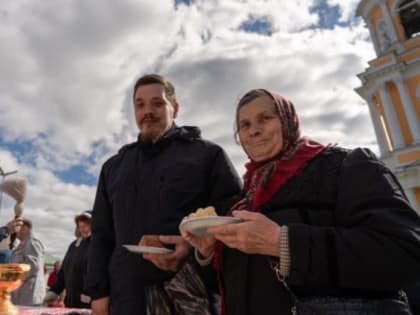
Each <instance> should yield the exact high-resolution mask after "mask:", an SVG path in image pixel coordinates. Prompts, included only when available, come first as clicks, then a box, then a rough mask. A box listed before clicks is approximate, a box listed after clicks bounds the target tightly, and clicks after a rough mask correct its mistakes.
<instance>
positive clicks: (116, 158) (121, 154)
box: [104, 142, 137, 166]
mask: <svg viewBox="0 0 420 315" xmlns="http://www.w3.org/2000/svg"><path fill="white" fill-rule="evenodd" d="M136 144H137V142H132V143H128V144H125V145H123V146H122V147H121V148H120V149H119V150H118V152H117V153H116V154H114V155H112V156H111V157H109V158H108V159H107V160H106V161H105V163H104V166H109V165H111V164H113V163H117V162H118V161H119V160H121V159H122V158H123V157H124V155H125V154H126V153H127V152H130V151H133V150H134V149H135V148H136Z"/></svg>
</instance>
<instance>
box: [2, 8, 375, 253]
mask: <svg viewBox="0 0 420 315" xmlns="http://www.w3.org/2000/svg"><path fill="white" fill-rule="evenodd" d="M358 3H359V0H296V1H277V0H188V1H187V0H184V1H181V0H175V1H174V0H160V1H156V0H143V1H138V0H119V1H114V0H90V1H81V0H79V1H77V0H62V1H56V0H43V1H32V0H14V1H0V42H1V43H2V49H0V69H1V71H0V167H1V168H2V169H3V171H4V172H9V171H14V170H17V171H18V173H17V175H10V176H7V177H6V179H10V178H11V177H12V176H21V177H25V178H26V179H27V181H28V189H27V194H26V199H25V207H24V215H25V216H27V217H29V218H31V219H32V221H33V226H34V228H33V231H34V234H35V236H36V237H37V238H39V239H40V240H41V241H42V242H43V243H44V245H45V248H46V253H47V254H49V255H55V256H57V257H62V256H63V255H64V253H65V251H66V250H67V247H68V245H69V244H70V242H71V241H72V240H73V239H74V216H75V215H76V214H78V213H80V212H82V211H83V210H86V209H91V208H92V206H93V201H94V198H95V193H96V184H97V178H98V175H99V172H100V169H101V166H102V164H103V163H104V161H106V159H107V158H109V157H110V156H112V155H113V154H115V153H117V152H118V149H119V148H120V147H121V146H122V145H124V144H126V143H130V142H133V141H135V140H136V137H137V134H138V130H137V128H136V125H135V121H134V118H133V105H132V93H133V90H132V86H133V83H134V82H135V81H136V79H137V78H138V77H140V76H141V75H143V74H146V73H160V74H163V75H165V76H166V77H168V78H169V79H170V80H171V81H172V82H173V83H174V85H175V87H176V91H177V96H178V100H179V102H180V106H181V107H180V113H179V114H180V115H179V117H178V118H177V119H176V122H177V124H178V125H198V126H200V128H201V129H202V135H203V137H205V138H207V139H209V140H212V141H214V142H216V143H218V144H219V145H221V146H222V147H223V148H224V149H225V150H226V152H227V153H228V155H229V156H230V158H231V159H232V161H233V163H234V165H235V167H236V169H237V171H238V173H240V174H243V172H244V168H243V164H244V163H245V162H246V156H245V154H244V153H243V151H242V149H241V147H240V146H239V145H237V144H236V143H235V142H234V139H233V120H234V119H233V118H234V109H235V105H236V102H237V101H238V100H239V98H240V96H241V95H243V94H244V93H245V92H246V91H248V90H249V89H252V88H267V89H271V90H274V91H277V92H279V93H281V94H282V95H284V96H286V97H287V98H289V99H290V100H291V101H292V102H293V103H294V105H295V107H296V110H297V113H298V114H299V116H300V119H301V126H302V133H303V134H304V135H307V136H310V137H312V138H314V139H315V140H317V141H319V142H321V143H325V144H327V143H337V144H339V145H341V146H345V147H349V148H354V147H358V146H363V147H368V148H370V149H372V150H373V151H374V152H376V153H378V148H377V143H376V138H375V135H374V130H373V127H372V123H371V119H370V116H369V111H368V107H367V106H366V104H365V102H364V100H363V99H361V97H360V96H359V95H358V94H357V93H356V92H355V91H354V89H355V88H356V87H359V86H360V84H361V83H360V80H359V79H358V78H357V74H358V73H361V72H363V71H364V70H365V69H366V68H367V67H368V61H370V60H372V59H374V58H375V54H374V49H373V45H372V43H371V40H370V35H369V32H368V30H367V28H366V27H365V23H364V21H363V20H362V19H361V18H358V17H356V16H355V11H356V7H357V5H358ZM13 206H14V201H13V200H12V199H11V198H10V197H8V196H4V197H3V201H2V204H1V213H0V224H4V223H6V222H7V221H9V220H10V219H12V218H13V215H14V213H13Z"/></svg>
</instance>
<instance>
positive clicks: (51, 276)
mask: <svg viewBox="0 0 420 315" xmlns="http://www.w3.org/2000/svg"><path fill="white" fill-rule="evenodd" d="M60 269H61V260H57V261H56V262H55V263H54V269H53V271H51V272H50V274H49V275H48V280H47V286H48V287H49V288H51V287H52V286H53V285H54V284H55V282H56V281H57V276H58V272H59V271H60Z"/></svg>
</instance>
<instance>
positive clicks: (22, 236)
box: [16, 225, 31, 241]
mask: <svg viewBox="0 0 420 315" xmlns="http://www.w3.org/2000/svg"><path fill="white" fill-rule="evenodd" d="M30 234H31V229H30V228H29V227H28V226H26V225H23V226H22V227H21V228H20V230H19V232H17V233H16V236H17V238H18V239H19V240H20V241H24V240H26V239H27V238H28V237H29V235H30Z"/></svg>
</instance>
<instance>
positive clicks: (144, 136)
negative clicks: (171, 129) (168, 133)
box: [140, 131, 165, 144]
mask: <svg viewBox="0 0 420 315" xmlns="http://www.w3.org/2000/svg"><path fill="white" fill-rule="evenodd" d="M164 133H165V131H161V132H159V133H155V132H149V133H141V132H140V141H141V142H142V143H144V144H153V143H155V142H156V141H158V140H159V138H160V137H161V136H162V135H163V134H164Z"/></svg>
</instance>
